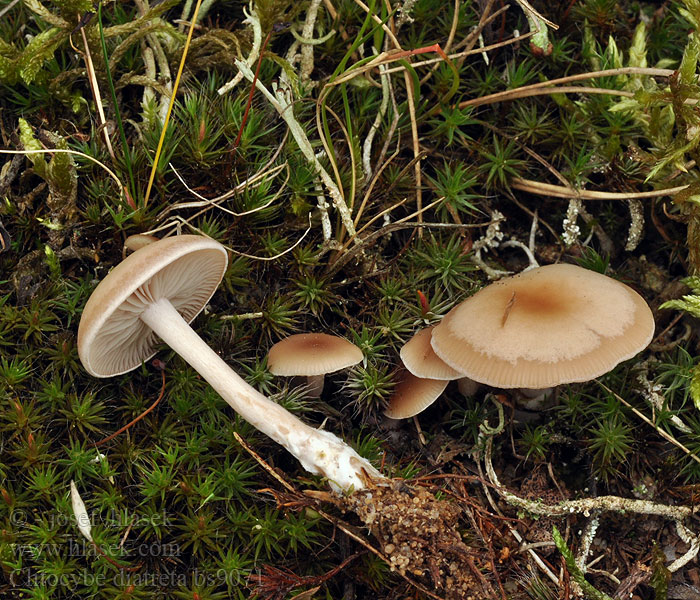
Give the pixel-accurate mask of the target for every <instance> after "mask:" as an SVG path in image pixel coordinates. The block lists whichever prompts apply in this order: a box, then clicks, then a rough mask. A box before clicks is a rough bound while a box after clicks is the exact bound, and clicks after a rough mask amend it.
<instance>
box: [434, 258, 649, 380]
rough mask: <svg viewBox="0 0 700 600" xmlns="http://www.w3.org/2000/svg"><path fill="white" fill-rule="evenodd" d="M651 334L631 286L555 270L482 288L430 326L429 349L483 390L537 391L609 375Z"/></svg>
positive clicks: (573, 269)
mask: <svg viewBox="0 0 700 600" xmlns="http://www.w3.org/2000/svg"><path fill="white" fill-rule="evenodd" d="M653 335H654V317H653V315H652V313H651V310H650V308H649V306H648V305H647V303H646V302H645V301H644V299H643V298H642V297H641V296H640V295H639V294H637V293H636V292H635V291H634V290H632V289H631V288H630V287H628V286H626V285H625V284H623V283H620V282H619V281H616V280H615V279H612V278H610V277H606V276H605V275H601V274H599V273H595V272H594V271H589V270H587V269H583V268H581V267H577V266H574V265H566V264H558V265H548V266H545V267H539V268H537V269H532V270H530V271H526V272H525V273H521V274H520V275H516V276H514V277H509V278H506V279H502V280H500V281H498V282H496V283H493V284H491V285H489V286H487V287H484V288H483V289H481V290H480V291H478V292H477V293H476V294H474V295H473V296H471V297H470V298H468V299H467V300H465V301H464V302H462V303H461V304H459V305H458V306H456V307H455V308H453V309H452V310H451V311H450V312H449V313H448V314H447V315H446V316H445V318H444V319H443V320H442V322H441V323H440V324H439V325H437V326H436V327H435V329H434V330H433V335H432V346H433V349H434V350H435V352H436V354H437V355H438V356H439V357H440V358H442V360H444V361H445V362H446V363H447V364H449V365H450V366H451V367H453V368H454V369H457V370H458V371H460V372H462V373H464V374H465V375H466V376H468V377H471V378H472V379H474V380H476V381H479V382H481V383H485V384H487V385H491V386H494V387H500V388H516V387H524V388H532V389H540V388H545V387H550V386H555V385H560V384H562V383H573V382H578V381H589V380H591V379H593V378H595V377H598V376H599V375H602V374H604V373H607V372H608V371H610V370H611V369H612V368H613V367H615V365H617V364H618V363H620V362H622V361H624V360H627V359H628V358H632V357H633V356H634V355H635V354H637V353H638V352H640V351H641V350H643V349H644V348H645V347H646V346H647V345H648V344H649V342H650V341H651V339H652V337H653Z"/></svg>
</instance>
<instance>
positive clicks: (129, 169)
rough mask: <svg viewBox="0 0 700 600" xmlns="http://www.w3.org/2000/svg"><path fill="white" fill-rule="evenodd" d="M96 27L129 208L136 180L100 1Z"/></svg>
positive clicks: (132, 205)
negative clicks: (118, 102)
mask: <svg viewBox="0 0 700 600" xmlns="http://www.w3.org/2000/svg"><path fill="white" fill-rule="evenodd" d="M97 27H98V30H99V32H100V44H101V46H102V56H103V58H104V61H105V66H106V69H105V70H106V72H107V85H108V86H109V92H110V94H111V95H112V104H114V115H115V119H116V121H117V129H118V130H119V137H120V138H121V142H122V151H123V152H124V163H125V164H126V172H127V175H128V177H129V195H130V196H131V198H127V202H129V205H130V206H131V208H133V209H135V208H136V200H135V198H136V181H135V180H134V170H133V167H132V164H131V151H130V150H129V145H128V144H127V142H126V133H124V124H123V123H122V116H121V113H120V112H119V104H117V92H116V91H115V90H114V82H113V81H112V74H111V73H110V72H109V55H108V54H107V43H106V42H105V36H104V30H103V28H102V2H98V4H97Z"/></svg>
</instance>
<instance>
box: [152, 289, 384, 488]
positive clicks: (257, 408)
mask: <svg viewBox="0 0 700 600" xmlns="http://www.w3.org/2000/svg"><path fill="white" fill-rule="evenodd" d="M140 319H141V320H142V321H143V322H144V323H146V325H148V326H149V327H150V328H151V329H152V330H153V331H154V332H155V333H157V334H158V336H159V337H160V338H161V339H162V340H163V341H164V342H165V343H166V344H168V346H170V347H171V348H172V349H173V350H175V352H177V353H178V354H179V355H180V356H182V358H184V359H185V360H186V361H187V362H188V363H189V364H190V365H191V366H192V367H193V368H194V369H195V370H196V371H197V372H198V373H199V374H200V375H202V377H204V379H206V380H207V382H209V384H210V385H211V386H212V387H213V388H214V389H215V390H216V391H217V392H218V393H219V395H220V396H221V397H222V398H223V399H224V400H226V402H227V403H228V404H229V406H231V408H233V409H234V410H235V411H236V412H237V413H238V414H239V415H241V416H242V417H243V418H244V419H245V420H246V421H248V422H249V423H250V424H251V425H253V426H254V427H255V428H256V429H257V430H259V431H261V432H262V433H264V434H266V435H267V436H269V437H270V438H272V439H273V440H275V441H276V442H277V443H279V444H281V445H282V446H284V447H285V448H286V449H287V450H289V452H291V453H292V454H293V455H294V456H295V457H296V458H297V459H299V462H301V464H302V466H303V467H304V468H305V469H306V470H307V471H309V472H310V473H314V474H316V475H323V476H324V477H327V478H328V479H329V480H330V482H331V485H333V486H334V487H336V488H340V489H344V490H348V489H350V487H351V486H352V487H354V489H362V488H363V487H365V485H364V479H363V475H362V471H363V470H364V471H366V472H367V473H368V474H369V475H372V476H379V474H378V473H377V471H376V470H375V469H374V468H373V467H372V466H371V465H370V464H369V463H368V462H367V461H366V460H365V459H364V458H362V457H361V456H360V455H359V454H357V452H355V451H354V450H353V449H352V448H351V447H350V446H348V445H347V444H346V443H345V442H343V441H342V440H340V439H339V438H338V437H336V436H335V435H333V434H332V433H330V432H328V431H321V430H318V429H314V428H313V427H310V426H308V425H306V424H305V423H303V422H302V421H300V420H299V419H297V418H296V417H295V416H294V415H292V414H291V413H289V412H287V410H285V409H284V408H282V407H281V406H280V405H279V404H276V403H275V402H273V401H272V400H270V399H268V398H266V397H265V396H263V395H262V394H261V393H260V392H258V391H257V390H255V389H254V388H253V387H251V386H250V385H248V384H247V383H246V382H245V381H244V380H243V379H242V378H241V377H239V376H238V375H237V374H236V373H235V372H234V371H233V370H231V368H230V367H229V366H228V365H227V364H226V363H225V362H224V361H223V360H222V359H221V358H220V357H219V356H218V354H216V352H214V351H213V350H212V349H211V348H209V346H207V345H206V344H205V343H204V342H203V341H202V339H201V338H200V337H199V336H198V335H197V334H196V333H195V332H194V331H193V330H192V328H191V327H190V326H189V325H188V324H187V323H186V322H185V320H184V319H183V318H182V317H181V316H180V313H178V312H177V310H175V308H174V307H173V305H172V304H171V303H170V302H169V301H168V300H167V299H164V298H161V299H160V300H158V301H156V302H154V303H152V304H150V306H149V307H148V308H147V309H146V310H145V311H144V312H143V313H141V316H140Z"/></svg>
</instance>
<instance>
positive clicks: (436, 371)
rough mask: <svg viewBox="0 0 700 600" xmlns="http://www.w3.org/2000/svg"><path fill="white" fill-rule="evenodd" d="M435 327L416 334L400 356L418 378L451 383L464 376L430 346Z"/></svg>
mask: <svg viewBox="0 0 700 600" xmlns="http://www.w3.org/2000/svg"><path fill="white" fill-rule="evenodd" d="M433 329H434V327H426V328H425V329H421V330H420V331H419V332H418V333H416V334H415V335H414V336H413V337H412V338H411V339H410V340H408V341H407V342H406V343H405V344H404V345H403V346H402V348H401V350H400V352H399V354H400V356H401V361H402V362H403V364H404V365H405V366H406V368H407V369H408V370H409V371H410V372H411V373H413V374H414V375H415V376H416V377H424V378H428V379H442V380H448V381H451V380H453V379H459V378H460V377H462V374H461V373H459V372H457V371H455V370H454V369H453V368H452V367H451V366H450V365H448V364H447V363H445V361H444V360H442V359H441V358H440V357H439V356H438V355H437V354H435V351H434V350H433V347H432V346H431V345H430V337H431V336H432V334H433Z"/></svg>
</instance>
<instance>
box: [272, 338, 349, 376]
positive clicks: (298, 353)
mask: <svg viewBox="0 0 700 600" xmlns="http://www.w3.org/2000/svg"><path fill="white" fill-rule="evenodd" d="M362 359H363V354H362V350H360V349H359V348H358V347H357V346H355V344H353V343H351V342H348V341H347V340H346V339H344V338H341V337H338V336H335V335H329V334H327V333H298V334H295V335H290V336H289V337H288V338H285V339H283V340H282V341H280V342H277V343H276V344H275V345H274V346H272V348H270V352H269V353H268V355H267V367H268V369H269V370H270V373H272V374H273V375H282V376H284V377H292V376H295V375H303V376H307V377H311V376H314V375H326V374H327V373H333V372H335V371H340V369H345V368H346V367H351V366H352V365H356V364H357V363H359V362H360V361H361V360H362Z"/></svg>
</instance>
